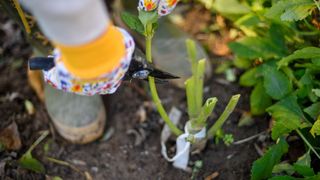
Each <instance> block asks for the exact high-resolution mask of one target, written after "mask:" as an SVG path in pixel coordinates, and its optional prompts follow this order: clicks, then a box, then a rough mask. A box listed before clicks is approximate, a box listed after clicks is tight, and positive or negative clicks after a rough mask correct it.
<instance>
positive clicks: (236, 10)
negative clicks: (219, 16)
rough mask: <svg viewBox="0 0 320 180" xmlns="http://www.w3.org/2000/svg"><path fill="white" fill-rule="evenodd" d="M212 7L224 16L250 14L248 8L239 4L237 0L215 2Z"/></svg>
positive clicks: (218, 0)
mask: <svg viewBox="0 0 320 180" xmlns="http://www.w3.org/2000/svg"><path fill="white" fill-rule="evenodd" d="M213 7H214V8H215V9H216V10H217V11H219V12H221V13H225V14H245V13H249V12H250V8H248V7H247V6H245V5H243V4H241V3H239V1H238V0H216V1H215V3H214V4H213Z"/></svg>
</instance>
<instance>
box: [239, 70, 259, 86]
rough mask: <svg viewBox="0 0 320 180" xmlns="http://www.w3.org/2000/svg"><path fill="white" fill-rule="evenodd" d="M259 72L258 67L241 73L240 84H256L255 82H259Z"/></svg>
mask: <svg viewBox="0 0 320 180" xmlns="http://www.w3.org/2000/svg"><path fill="white" fill-rule="evenodd" d="M257 74H258V73H257V68H251V69H249V70H248V71H246V72H245V73H243V74H242V75H241V77H240V81H239V84H240V85H241V86H246V87H250V86H254V85H255V84H257V82H258V79H259V78H258V77H257Z"/></svg>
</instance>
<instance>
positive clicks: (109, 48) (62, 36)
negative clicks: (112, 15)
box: [21, 0, 135, 96]
mask: <svg viewBox="0 0 320 180" xmlns="http://www.w3.org/2000/svg"><path fill="white" fill-rule="evenodd" d="M21 2H22V3H23V5H25V7H26V8H28V9H29V10H30V12H31V13H32V14H33V15H34V16H35V18H36V19H37V21H38V24H39V26H40V28H41V29H42V31H43V33H44V34H45V35H46V36H47V37H48V38H49V39H50V40H51V42H52V44H53V45H54V46H55V50H54V53H53V58H54V62H55V67H54V68H52V69H50V70H46V71H43V73H44V79H45V82H47V83H49V84H50V85H52V86H53V87H55V88H57V89H60V90H63V91H65V92H73V93H77V94H80V95H89V96H91V95H95V94H111V93H114V92H115V91H116V89H117V88H118V87H119V86H120V83H121V79H122V78H123V77H124V75H125V72H126V71H127V70H128V68H129V65H130V61H131V57H132V54H133V51H134V48H135V44H134V41H133V38H132V37H131V36H130V35H129V34H128V33H127V32H126V31H125V30H123V29H121V28H117V27H115V26H113V25H112V23H111V22H110V20H109V16H108V12H107V10H106V8H105V4H104V2H103V1H102V0H68V1H65V0H55V1H51V0H21Z"/></svg>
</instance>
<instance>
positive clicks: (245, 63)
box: [233, 57, 252, 69]
mask: <svg viewBox="0 0 320 180" xmlns="http://www.w3.org/2000/svg"><path fill="white" fill-rule="evenodd" d="M233 64H234V65H235V66H236V67H237V68H240V69H248V68H250V67H251V64H252V61H251V60H249V59H246V58H239V57H236V58H235V59H234V60H233Z"/></svg>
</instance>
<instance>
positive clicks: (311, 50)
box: [277, 47, 320, 68]
mask: <svg viewBox="0 0 320 180" xmlns="http://www.w3.org/2000/svg"><path fill="white" fill-rule="evenodd" d="M312 58H320V48H317V47H306V48H303V49H299V50H296V51H295V52H294V53H293V54H291V55H289V56H287V57H285V58H282V59H281V60H280V61H279V62H278V63H277V64H278V68H281V67H282V66H288V65H289V63H291V62H292V61H293V60H296V59H312Z"/></svg>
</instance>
